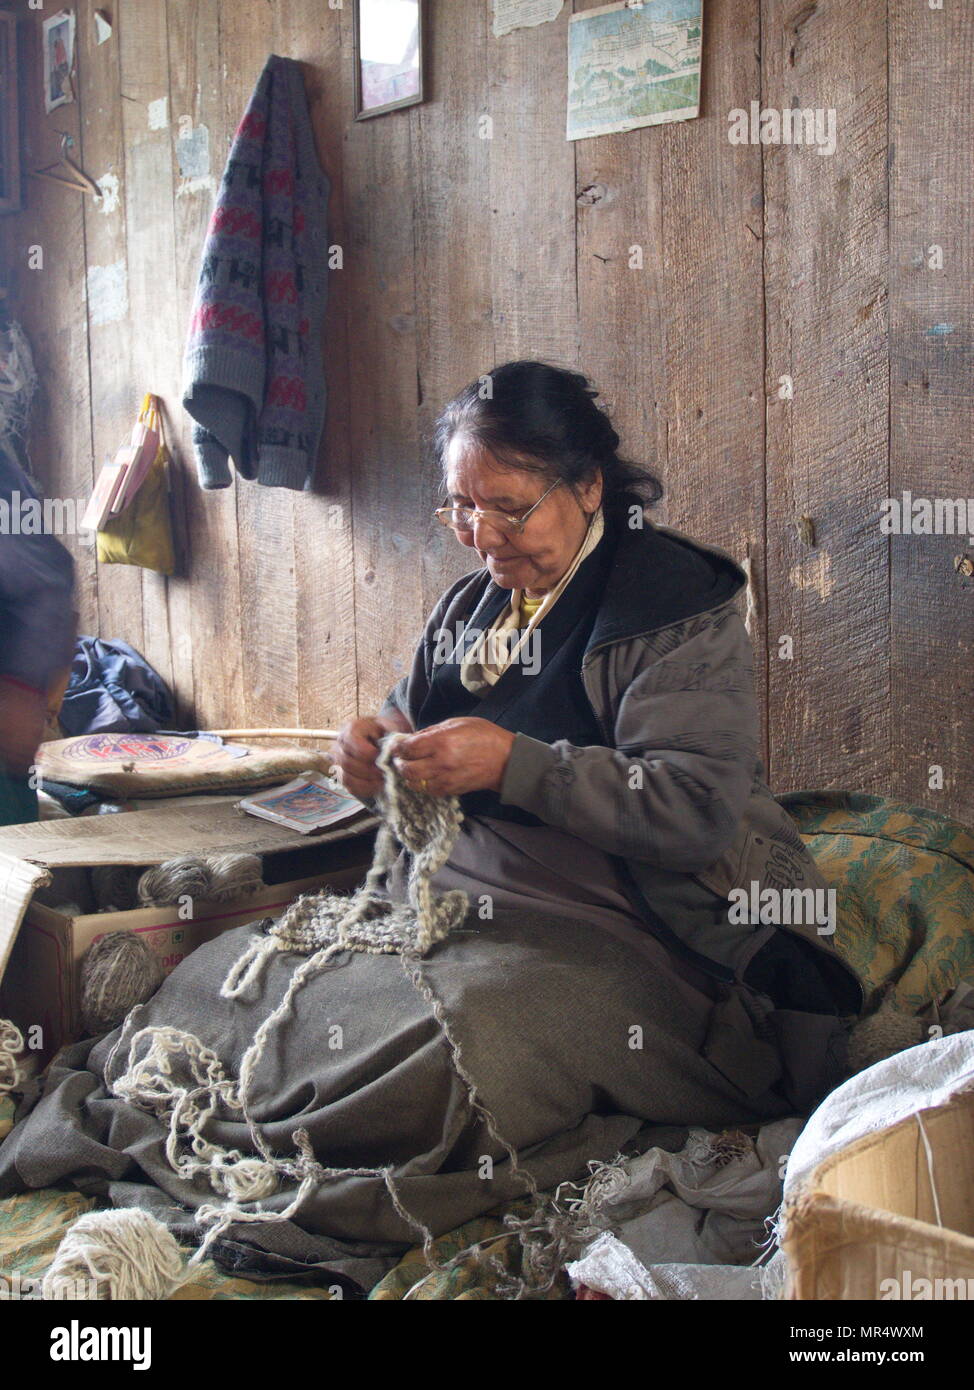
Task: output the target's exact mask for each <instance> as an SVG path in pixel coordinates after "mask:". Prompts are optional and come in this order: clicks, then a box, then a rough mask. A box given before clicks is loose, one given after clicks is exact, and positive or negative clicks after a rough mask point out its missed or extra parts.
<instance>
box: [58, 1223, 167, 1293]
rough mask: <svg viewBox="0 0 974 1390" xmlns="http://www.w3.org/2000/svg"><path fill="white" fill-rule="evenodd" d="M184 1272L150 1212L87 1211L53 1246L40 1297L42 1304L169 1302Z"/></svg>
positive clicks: (161, 1228) (162, 1227)
mask: <svg viewBox="0 0 974 1390" xmlns="http://www.w3.org/2000/svg"><path fill="white" fill-rule="evenodd" d="M183 1268H184V1266H183V1256H182V1252H181V1251H180V1248H179V1246H178V1245H177V1244H176V1241H175V1240H174V1238H173V1236H172V1235H171V1234H170V1232H169V1231H167V1230H166V1228H165V1226H163V1224H162V1222H161V1221H157V1220H156V1218H155V1217H154V1216H151V1215H150V1214H149V1212H147V1211H142V1210H141V1209H140V1208H139V1207H119V1208H117V1209H116V1210H113V1211H90V1212H88V1213H87V1215H85V1216H82V1217H79V1218H78V1220H77V1221H75V1223H74V1224H73V1225H72V1226H71V1228H70V1229H69V1230H68V1232H67V1234H66V1235H65V1237H64V1239H63V1240H62V1241H61V1244H60V1245H59V1246H58V1250H57V1254H56V1255H55V1256H54V1260H53V1262H52V1263H51V1266H50V1268H49V1269H48V1271H47V1273H46V1274H45V1275H44V1280H43V1283H42V1285H41V1293H42V1296H43V1297H44V1298H45V1299H55V1298H68V1299H77V1298H98V1299H117V1300H122V1299H162V1298H168V1297H169V1295H170V1294H171V1293H172V1292H173V1290H174V1289H175V1288H177V1286H178V1285H179V1283H180V1282H181V1279H182V1275H183Z"/></svg>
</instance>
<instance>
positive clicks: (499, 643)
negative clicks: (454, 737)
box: [460, 507, 605, 694]
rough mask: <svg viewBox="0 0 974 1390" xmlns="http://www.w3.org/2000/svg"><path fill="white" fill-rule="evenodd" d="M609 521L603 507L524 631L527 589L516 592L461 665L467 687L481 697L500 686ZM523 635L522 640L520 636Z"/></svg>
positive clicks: (593, 518)
mask: <svg viewBox="0 0 974 1390" xmlns="http://www.w3.org/2000/svg"><path fill="white" fill-rule="evenodd" d="M604 530H605V521H604V519H603V516H602V508H601V507H600V508H599V510H598V511H597V512H595V513H594V514H593V515H592V517H591V519H590V520H589V524H588V527H587V529H586V532H585V536H584V538H583V540H582V543H581V545H580V546H579V547H578V550H577V551H576V552H575V558H574V559H573V560H572V562H571V564H570V565H569V566H568V569H567V570H566V571H565V573H564V574H563V575H562V577H561V578H560V579H559V581H558V583H557V584H556V585H555V586H554V588H553V589H549V590H548V592H547V593H546V594H545V596H544V600H543V601H542V603H541V606H540V607H539V608H538V609H537V610H536V611H535V613H534V614H533V616H532V617H531V619H530V621H529V622H528V625H527V627H525V628H524V629H522V628H521V599H522V597H523V596H524V590H523V589H515V590H514V591H513V592H512V594H511V602H510V604H509V605H508V607H507V608H505V609H504V611H503V612H502V613H501V614H500V616H499V617H498V618H497V620H496V621H495V622H494V623H493V624H492V625H491V627H489V628H488V629H487V631H486V632H484V633H482V634H481V636H480V638H479V639H478V640H477V641H476V642H474V643H473V644H472V645H471V647H470V650H469V651H468V652H467V653H466V655H465V656H464V658H463V660H462V661H461V663H460V680H461V682H462V683H463V685H464V687H465V688H466V689H467V690H469V691H470V692H471V694H477V693H478V692H479V691H481V690H485V689H486V688H487V687H488V686H493V685H496V684H497V682H498V681H499V680H500V678H501V676H502V675H503V674H504V672H505V671H506V670H507V668H508V666H511V665H512V664H513V663H514V662H515V661H517V659H518V657H519V656H520V654H521V649H522V648H523V647H524V646H526V645H527V643H528V642H529V641H530V639H531V634H532V633H533V632H534V629H535V628H536V627H537V626H538V624H539V623H541V622H543V621H544V619H545V617H546V616H547V615H548V614H549V613H550V612H551V610H552V608H554V606H555V604H556V603H557V602H558V600H559V598H560V597H561V595H562V594H563V593H564V592H565V590H566V589H567V588H568V586H569V584H570V583H571V582H572V580H573V579H574V577H575V574H576V572H577V570H578V567H579V565H580V564H581V563H582V561H583V560H584V559H586V558H587V557H588V556H589V555H591V553H592V551H593V550H594V549H595V547H596V546H597V545H598V543H599V541H600V540H601V539H602V533H603V531H604ZM518 633H520V638H518V637H517V634H518Z"/></svg>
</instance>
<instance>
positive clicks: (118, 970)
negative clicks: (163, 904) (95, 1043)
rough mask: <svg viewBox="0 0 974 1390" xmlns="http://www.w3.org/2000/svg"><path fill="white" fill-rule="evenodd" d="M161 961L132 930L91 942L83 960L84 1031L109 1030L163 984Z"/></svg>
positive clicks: (117, 932)
mask: <svg viewBox="0 0 974 1390" xmlns="http://www.w3.org/2000/svg"><path fill="white" fill-rule="evenodd" d="M163 973H164V972H163V968H162V962H161V961H160V960H159V957H158V956H157V955H155V954H154V953H153V952H152V951H151V950H150V949H149V947H148V946H147V945H146V944H145V942H144V941H143V940H142V938H141V937H140V936H139V935H138V934H137V933H136V932H132V931H113V932H109V933H108V934H107V936H103V937H100V938H99V940H98V941H94V942H92V944H91V945H90V946H89V947H88V949H87V951H86V952H85V954H84V957H83V958H82V962H81V1020H82V1023H83V1024H84V1029H85V1033H86V1034H87V1035H88V1036H91V1035H92V1034H95V1033H108V1032H111V1030H112V1029H113V1028H116V1027H117V1026H118V1024H120V1023H121V1022H122V1019H123V1018H125V1016H126V1015H127V1014H128V1012H129V1010H130V1009H133V1008H134V1007H135V1005H136V1004H144V1003H145V1001H146V1000H147V999H149V998H151V996H152V995H153V994H155V992H156V990H157V989H158V988H159V986H160V985H161V984H162V980H163Z"/></svg>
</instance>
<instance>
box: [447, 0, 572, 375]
mask: <svg viewBox="0 0 974 1390" xmlns="http://www.w3.org/2000/svg"><path fill="white" fill-rule="evenodd" d="M570 12H571V7H570V6H567V5H566V6H565V8H564V9H563V10H562V12H561V14H560V15H559V17H558V18H557V19H556V20H553V21H551V22H550V23H547V24H539V25H537V26H536V27H534V28H529V29H516V30H515V31H514V32H513V33H512V34H507V35H505V37H504V38H501V39H494V38H491V40H490V43H489V46H488V50H487V53H488V75H489V91H488V97H489V108H488V115H489V116H490V118H491V121H492V123H493V134H492V138H491V140H490V142H489V143H490V213H489V215H490V224H491V239H490V253H491V288H492V293H493V309H494V313H493V322H494V362H495V364H496V365H500V364H501V363H503V362H506V361H509V360H511V359H514V358H519V357H529V358H538V357H540V358H545V359H546V360H549V361H553V362H556V363H557V364H558V365H561V366H569V367H574V366H576V365H577V363H578V359H579V344H578V303H577V298H576V286H575V196H574V178H575V155H574V150H573V147H572V144H571V142H569V141H568V140H566V139H565V90H566V88H565V82H566V77H565V73H566V58H565V54H566V52H567V47H568V37H567V34H568V21H569V17H570ZM456 61H457V62H462V61H464V59H463V57H462V56H460V57H459V58H458V59H457V60H456Z"/></svg>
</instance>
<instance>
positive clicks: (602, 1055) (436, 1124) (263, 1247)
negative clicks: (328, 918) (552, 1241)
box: [0, 905, 835, 1288]
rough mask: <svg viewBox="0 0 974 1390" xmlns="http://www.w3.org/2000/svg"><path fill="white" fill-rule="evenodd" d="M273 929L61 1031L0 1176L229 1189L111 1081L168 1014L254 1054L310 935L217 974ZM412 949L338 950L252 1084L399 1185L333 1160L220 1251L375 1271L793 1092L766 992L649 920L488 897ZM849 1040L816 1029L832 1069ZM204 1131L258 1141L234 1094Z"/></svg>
mask: <svg viewBox="0 0 974 1390" xmlns="http://www.w3.org/2000/svg"><path fill="white" fill-rule="evenodd" d="M259 934H260V927H259V926H258V925H252V926H248V927H241V928H239V929H237V930H235V931H231V932H228V933H226V934H225V935H223V936H221V937H219V938H218V939H216V940H214V941H212V942H211V943H209V944H208V945H205V946H202V947H200V948H198V949H197V950H196V951H194V952H193V953H192V955H190V956H188V957H187V958H186V960H185V961H183V962H182V964H181V965H180V966H179V967H178V968H177V969H176V970H175V971H174V972H173V973H172V975H170V976H169V978H168V979H167V980H166V981H165V983H164V984H163V986H162V987H161V989H160V990H159V991H158V993H157V994H155V995H154V996H153V998H151V999H150V1000H149V1001H148V1002H147V1003H146V1004H144V1005H140V1006H139V1007H138V1008H137V1009H135V1010H133V1011H132V1013H131V1014H130V1015H129V1018H128V1019H127V1020H126V1024H125V1025H124V1027H123V1028H122V1029H116V1030H115V1031H114V1032H113V1033H110V1034H108V1035H107V1036H104V1037H102V1038H101V1039H98V1040H94V1041H92V1040H87V1041H85V1042H81V1043H78V1044H76V1045H75V1046H73V1047H70V1048H67V1049H65V1050H64V1051H63V1052H62V1053H60V1054H59V1056H58V1057H57V1058H56V1059H55V1061H54V1063H52V1065H51V1067H50V1068H49V1070H48V1072H47V1074H46V1075H45V1077H44V1078H43V1081H42V1082H41V1083H37V1085H36V1087H35V1091H34V1093H32V1094H28V1096H27V1097H26V1098H25V1100H24V1103H23V1106H22V1108H21V1111H20V1112H19V1113H18V1123H17V1124H16V1126H15V1128H14V1129H13V1130H12V1131H11V1133H10V1135H9V1136H8V1138H7V1139H6V1141H5V1142H4V1143H3V1144H2V1145H0V1194H4V1195H6V1194H10V1193H13V1192H18V1191H23V1190H25V1189H29V1188H40V1187H47V1186H49V1185H51V1184H54V1183H59V1182H63V1181H65V1180H70V1181H72V1182H73V1183H74V1184H75V1185H76V1186H77V1187H79V1188H80V1189H81V1190H82V1191H84V1192H86V1193H90V1194H97V1195H100V1196H107V1197H108V1198H109V1199H110V1200H111V1202H112V1203H113V1204H114V1205H116V1206H133V1205H137V1206H141V1207H143V1208H146V1209H148V1210H149V1211H151V1212H153V1213H154V1214H155V1215H156V1216H158V1217H159V1218H160V1219H161V1220H163V1221H164V1222H165V1223H166V1224H167V1225H168V1226H169V1227H170V1229H171V1230H172V1231H173V1232H174V1234H176V1235H177V1236H178V1237H181V1238H184V1239H188V1240H190V1241H192V1240H194V1239H199V1237H200V1234H201V1233H200V1230H199V1229H198V1227H197V1226H196V1223H195V1221H194V1213H195V1212H196V1211H197V1210H198V1209H199V1208H200V1207H201V1206H203V1205H211V1206H212V1204H214V1202H216V1203H217V1204H219V1200H220V1199H219V1198H217V1197H215V1196H214V1189H213V1187H212V1186H211V1185H210V1184H209V1183H208V1181H207V1179H206V1175H205V1174H197V1175H196V1176H195V1177H192V1178H186V1177H181V1176H179V1174H178V1173H177V1172H176V1171H175V1169H174V1167H173V1165H172V1163H171V1162H170V1160H169V1159H168V1158H167V1156H166V1152H165V1143H166V1137H167V1133H168V1124H167V1122H166V1120H165V1117H162V1118H159V1117H157V1115H156V1114H155V1113H153V1112H152V1110H151V1108H143V1107H141V1106H138V1105H134V1104H131V1103H129V1102H128V1101H126V1100H122V1099H120V1098H118V1097H117V1096H115V1095H113V1094H112V1093H111V1085H112V1084H113V1083H114V1081H115V1080H117V1078H118V1076H119V1074H120V1072H121V1070H122V1067H123V1065H124V1062H125V1058H126V1055H127V1050H128V1046H129V1043H130V1040H131V1039H132V1037H133V1036H134V1035H135V1033H136V1031H137V1030H139V1029H143V1028H146V1027H153V1026H164V1027H167V1028H172V1029H177V1030H182V1031H184V1032H186V1033H188V1034H192V1035H194V1036H195V1037H197V1038H198V1039H199V1040H200V1041H201V1042H202V1043H203V1044H205V1045H206V1046H207V1047H209V1048H211V1049H213V1051H214V1052H215V1053H216V1055H217V1056H218V1058H219V1059H220V1061H221V1063H222V1065H223V1068H224V1070H225V1072H226V1074H227V1075H228V1076H233V1077H237V1076H239V1070H240V1064H241V1060H242V1058H243V1056H244V1054H245V1052H246V1051H247V1049H248V1047H249V1045H250V1044H251V1043H252V1042H253V1040H254V1036H255V1034H256V1032H257V1029H258V1028H259V1026H260V1024H261V1023H262V1021H263V1020H264V1019H265V1018H266V1017H267V1016H268V1014H269V1012H270V1011H271V1010H273V1009H274V1008H275V1007H276V1005H277V1004H278V1003H279V1002H280V1001H281V999H282V997H283V995H284V993H285V991H286V989H287V987H288V984H289V981H290V979H291V976H292V973H293V972H294V970H295V969H296V967H297V966H298V965H300V963H301V962H302V960H303V959H305V958H304V957H301V956H299V955H295V954H292V953H274V954H273V955H272V956H271V957H270V958H269V961H268V963H267V965H266V967H265V970H264V973H263V975H262V977H261V981H260V984H259V986H258V987H255V988H253V989H251V990H249V991H245V992H244V993H243V994H242V995H241V996H240V997H238V998H235V999H229V998H225V997H223V996H222V995H221V993H220V988H221V985H222V984H223V983H224V981H225V979H226V977H227V975H228V972H229V971H230V969H231V967H232V966H233V964H234V963H235V961H237V959H238V957H239V956H240V955H241V953H242V951H243V950H244V949H245V947H246V946H247V944H248V943H249V942H250V941H251V940H253V939H254V938H255V937H256V936H258V935H259ZM409 968H410V969H412V968H415V969H418V971H419V974H420V977H421V988H417V983H416V982H415V981H414V980H412V979H410V978H409V974H408V970H407V969H406V968H405V963H404V961H403V959H402V958H401V957H400V956H397V955H367V954H359V953H352V952H343V953H342V954H339V955H337V956H336V957H334V958H333V960H332V961H331V962H330V963H329V964H328V966H327V967H326V968H325V970H324V971H323V973H320V974H317V975H313V976H312V977H311V978H309V979H308V980H307V982H306V983H305V984H304V985H303V986H302V988H301V989H300V990H299V991H298V992H297V994H296V995H295V997H294V1001H293V1008H292V1009H291V1011H290V1012H289V1014H288V1015H287V1016H286V1017H285V1018H283V1019H282V1020H281V1021H280V1023H279V1024H277V1025H276V1026H275V1028H274V1029H273V1030H272V1032H271V1033H270V1036H269V1037H268V1040H267V1044H266V1047H265V1050H264V1052H263V1055H262V1057H261V1059H260V1062H259V1064H258V1065H257V1067H256V1070H255V1071H254V1074H253V1077H252V1080H251V1083H250V1085H249V1087H248V1093H249V1113H250V1117H251V1120H252V1122H253V1123H254V1124H255V1125H256V1127H257V1128H258V1130H259V1132H260V1134H261V1135H262V1137H263V1141H264V1143H265V1145H266V1148H267V1150H269V1151H270V1152H271V1153H272V1154H274V1155H275V1156H281V1157H287V1156H293V1155H294V1154H295V1139H294V1132H295V1130H296V1129H299V1128H300V1129H303V1130H304V1131H305V1132H306V1133H307V1135H308V1138H309V1140H310V1144H311V1146H312V1148H313V1151H314V1155H315V1158H316V1159H317V1160H318V1162H319V1163H322V1164H325V1165H327V1166H328V1167H329V1168H332V1169H334V1168H339V1169H341V1168H370V1167H373V1168H375V1169H377V1170H378V1169H382V1168H385V1169H388V1170H389V1171H390V1172H391V1175H392V1179H393V1182H394V1187H395V1194H396V1198H397V1200H396V1201H393V1199H392V1197H391V1195H390V1191H389V1184H388V1183H387V1182H386V1181H385V1180H384V1178H383V1177H382V1176H381V1175H379V1174H378V1173H372V1174H364V1175H362V1174H360V1175H357V1176H351V1175H349V1176H343V1175H342V1174H337V1175H335V1176H333V1177H330V1178H328V1179H326V1180H324V1181H321V1182H320V1183H317V1184H316V1185H314V1186H313V1187H312V1188H311V1190H309V1191H306V1193H305V1195H304V1197H303V1199H302V1201H301V1202H300V1204H299V1205H298V1207H297V1209H296V1210H295V1211H293V1212H292V1214H291V1215H290V1217H289V1218H288V1219H287V1220H278V1221H274V1220H267V1221H261V1220H258V1221H253V1222H247V1223H246V1224H243V1223H240V1224H234V1225H231V1226H230V1227H229V1228H228V1229H227V1230H226V1231H225V1232H224V1234H223V1236H222V1237H221V1239H220V1241H219V1242H218V1243H217V1244H216V1245H214V1247H213V1250H212V1253H213V1255H214V1258H216V1259H217V1260H218V1262H219V1263H220V1264H222V1265H223V1266H224V1267H227V1268H231V1269H236V1270H239V1271H244V1270H249V1271H253V1272H260V1271H263V1272H265V1273H271V1272H277V1273H280V1274H287V1273H292V1274H293V1273H294V1272H296V1271H299V1270H307V1271H319V1272H320V1271H327V1272H330V1273H333V1274H334V1275H336V1276H340V1277H344V1278H347V1279H349V1280H351V1281H352V1282H353V1283H354V1284H356V1285H358V1286H360V1287H362V1288H368V1287H370V1286H371V1285H372V1284H373V1283H374V1282H376V1281H377V1280H378V1279H379V1278H380V1277H381V1276H382V1275H383V1274H384V1273H385V1272H386V1271H387V1270H388V1269H389V1268H390V1267H391V1265H392V1264H393V1263H395V1261H396V1259H397V1258H398V1256H399V1255H400V1254H401V1252H402V1251H403V1250H404V1249H405V1248H407V1247H409V1246H411V1245H413V1244H415V1243H416V1241H417V1232H418V1230H419V1229H420V1228H421V1227H425V1228H426V1229H427V1230H429V1231H430V1232H431V1233H432V1234H433V1235H438V1234H441V1233H443V1232H445V1231H447V1230H450V1229H452V1228H454V1227H456V1226H458V1225H460V1224H461V1223H463V1222H465V1221H468V1220H470V1219H471V1218H473V1217H476V1216H478V1215H481V1214H483V1213H485V1212H487V1211H489V1210H490V1209H492V1208H494V1207H496V1206H498V1205H499V1204H501V1203H504V1202H507V1201H509V1200H510V1199H512V1198H515V1197H518V1196H521V1195H522V1194H523V1193H524V1192H525V1190H526V1189H525V1176H524V1173H525V1171H526V1172H528V1173H530V1175H531V1177H533V1179H534V1181H535V1183H536V1184H537V1186H538V1188H539V1189H542V1190H545V1189H551V1188H553V1187H554V1186H556V1185H557V1184H558V1183H560V1182H562V1181H565V1180H569V1179H571V1180H578V1179H579V1178H584V1177H585V1176H586V1175H587V1171H588V1170H587V1165H588V1164H589V1163H590V1162H592V1161H593V1160H594V1161H608V1160H611V1159H612V1158H613V1157H614V1156H615V1155H617V1154H618V1153H619V1151H620V1150H621V1149H622V1148H623V1147H624V1146H626V1145H628V1144H629V1143H630V1141H632V1140H633V1138H634V1136H636V1135H637V1133H638V1134H639V1135H640V1144H641V1147H648V1146H649V1145H650V1144H652V1143H653V1142H654V1131H653V1128H652V1127H664V1128H666V1129H667V1130H668V1131H670V1130H671V1127H673V1126H677V1127H684V1126H690V1125H694V1126H701V1127H704V1128H708V1129H721V1128H724V1127H727V1126H731V1125H738V1124H742V1123H758V1122H760V1121H763V1120H767V1119H771V1118H777V1117H780V1116H784V1115H789V1114H794V1113H796V1109H795V1100H794V1095H793V1093H791V1092H790V1090H789V1086H788V1084H787V1083H788V1076H787V1067H786V1065H785V1063H784V1061H783V1057H782V1050H781V1046H780V1037H779V1035H778V1033H777V1031H776V1028H775V1012H774V1008H773V1005H771V1003H770V1001H769V1000H768V999H767V998H766V997H765V996H762V995H758V994H756V993H755V992H754V991H753V990H749V989H747V988H746V987H743V986H733V987H724V986H721V987H719V988H718V989H716V990H712V991H710V992H706V991H704V990H703V989H700V988H698V987H697V985H696V984H695V983H693V982H692V980H691V979H690V978H688V976H687V973H686V971H685V970H684V969H683V967H677V966H676V965H674V963H673V962H672V961H671V959H670V958H669V957H668V955H667V953H666V951H665V950H664V949H663V947H662V946H659V945H658V943H656V942H655V941H653V940H651V939H647V940H645V941H643V942H641V943H640V947H639V949H635V948H634V947H633V946H632V945H631V944H629V943H627V942H626V941H624V940H622V939H620V938H619V937H617V936H614V935H611V934H609V933H607V932H606V931H604V930H599V929H598V928H597V927H593V925H592V924H591V923H589V922H585V921H576V920H571V919H566V918H564V917H554V916H552V915H550V914H542V913H534V914H533V913H529V912H521V911H514V910H504V909H501V910H498V911H496V912H494V915H493V917H492V918H489V919H486V920H481V918H480V917H479V916H478V912H477V907H476V905H474V906H473V907H472V908H471V911H470V913H469V914H468V917H467V919H466V921H465V923H464V925H463V926H462V927H460V928H459V929H456V930H455V931H454V932H453V933H452V934H451V935H450V936H449V938H448V939H447V940H445V941H443V942H441V943H440V944H439V945H437V946H435V947H434V948H433V949H432V950H431V951H430V953H429V954H428V955H427V956H425V957H424V958H423V959H422V960H421V961H419V962H418V963H416V965H415V966H412V965H411V966H410V967H409ZM437 1013H439V1015H440V1018H441V1019H442V1022H441V1021H439V1020H438V1018H437V1016H436V1015H437ZM444 1024H445V1025H446V1029H447V1030H448V1033H449V1036H447V1032H446V1031H445V1030H444ZM834 1061H835V1059H834V1057H832V1055H831V1052H830V1049H829V1047H828V1046H824V1045H823V1046H822V1047H820V1048H819V1051H818V1054H817V1055H816V1057H815V1059H814V1061H813V1065H814V1067H815V1068H816V1069H817V1071H818V1073H819V1080H820V1081H822V1082H823V1084H825V1083H826V1081H827V1079H828V1075H829V1067H830V1066H832V1065H833V1064H834ZM458 1064H459V1066H458ZM464 1076H465V1077H466V1078H467V1080H466V1081H465V1080H464V1079H463V1077H464ZM467 1082H471V1083H472V1084H473V1086H474V1087H475V1089H476V1097H477V1101H478V1105H476V1106H475V1105H474V1104H472V1101H471V1095H470V1089H469V1085H468V1084H467ZM485 1112H486V1115H485ZM487 1116H489V1119H488V1118H487ZM205 1136H206V1139H207V1141H208V1142H210V1143H212V1144H214V1145H217V1146H222V1148H224V1149H237V1150H240V1151H241V1152H242V1153H244V1154H251V1153H256V1152H257V1150H256V1148H255V1144H254V1140H253V1138H252V1135H251V1132H250V1130H249V1129H248V1125H247V1123H245V1122H244V1120H243V1119H242V1118H241V1117H240V1115H239V1113H238V1112H232V1111H225V1112H223V1113H222V1114H221V1113H220V1112H219V1111H218V1112H217V1113H216V1114H215V1115H214V1116H213V1117H212V1118H210V1119H208V1120H207V1121H206V1124H205ZM510 1148H513V1149H514V1150H515V1151H516V1153H517V1156H518V1159H519V1167H520V1170H521V1171H519V1170H518V1168H517V1167H515V1166H514V1165H512V1162H511V1157H510V1151H509V1150H510ZM297 1190H298V1184H297V1180H295V1181H293V1182H282V1183H281V1185H280V1187H279V1189H278V1190H277V1191H276V1192H274V1193H272V1194H271V1195H270V1196H265V1197H264V1198H263V1199H262V1202H261V1203H260V1204H258V1203H256V1202H252V1203H250V1204H249V1205H248V1206H247V1208H246V1209H247V1210H248V1211H249V1212H250V1213H252V1214H258V1215H259V1213H260V1211H266V1212H270V1213H277V1214H280V1213H281V1212H282V1211H284V1210H285V1209H286V1208H287V1207H288V1206H289V1205H291V1204H293V1202H294V1199H295V1196H296V1193H297Z"/></svg>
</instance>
